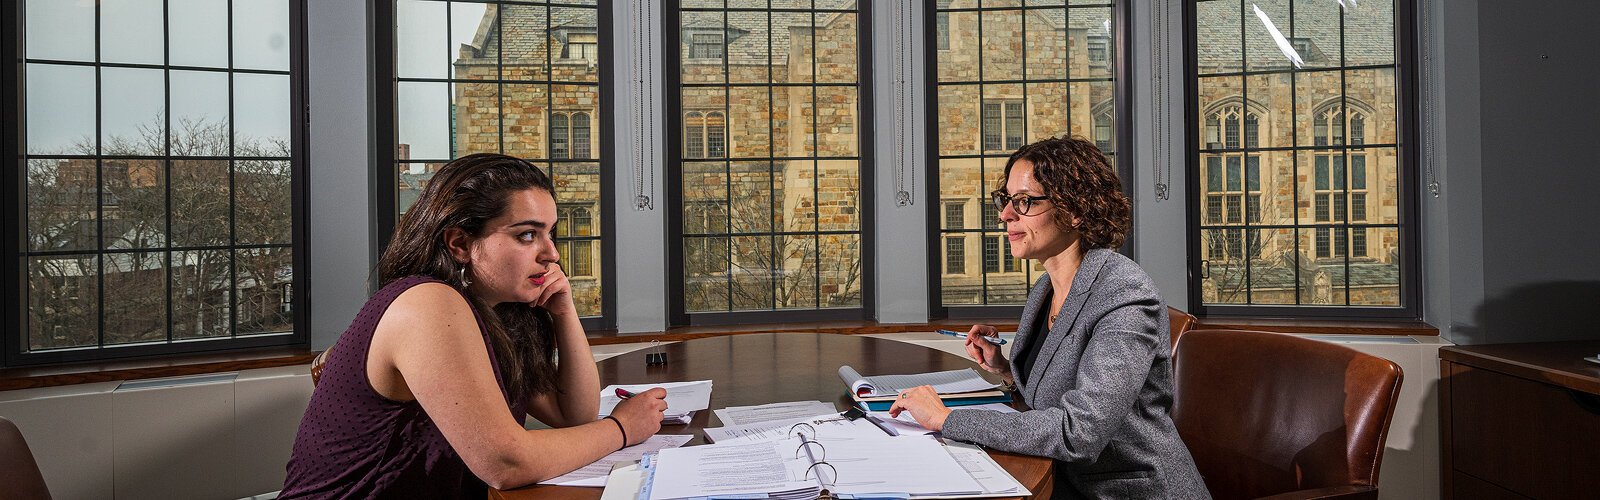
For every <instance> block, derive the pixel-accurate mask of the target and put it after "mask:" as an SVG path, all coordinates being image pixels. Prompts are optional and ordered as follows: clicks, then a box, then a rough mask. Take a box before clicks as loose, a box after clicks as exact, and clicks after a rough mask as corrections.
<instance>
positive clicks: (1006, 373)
mask: <svg viewBox="0 0 1600 500" xmlns="http://www.w3.org/2000/svg"><path fill="white" fill-rule="evenodd" d="M965 337H966V339H967V342H966V344H965V347H966V348H967V357H968V358H971V359H972V360H973V361H976V362H977V363H978V366H980V367H983V370H984V371H987V372H989V373H993V374H997V375H1000V376H1002V377H1005V378H1006V380H1008V381H1009V380H1011V363H1009V362H1007V361H1006V357H1005V355H1004V354H1001V352H1000V344H1004V343H1005V340H1004V339H1001V338H1000V333H999V332H998V331H995V329H994V327H992V326H989V325H972V330H970V331H968V332H967V333H966V334H965ZM978 339H983V340H986V341H987V342H984V341H980V340H978Z"/></svg>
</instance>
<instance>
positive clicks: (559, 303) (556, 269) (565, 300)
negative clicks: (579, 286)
mask: <svg viewBox="0 0 1600 500" xmlns="http://www.w3.org/2000/svg"><path fill="white" fill-rule="evenodd" d="M528 305H529V306H533V307H540V306H543V307H544V309H545V310H546V311H550V315H551V316H554V317H557V318H559V317H563V316H566V315H571V314H577V313H578V307H577V306H575V305H573V303H572V282H571V281H568V280H567V273H566V272H565V271H562V270H561V265H560V264H556V263H553V262H552V263H551V264H550V270H549V271H546V272H545V273H544V288H543V289H541V290H539V297H537V298H535V299H533V302H529V303H528Z"/></svg>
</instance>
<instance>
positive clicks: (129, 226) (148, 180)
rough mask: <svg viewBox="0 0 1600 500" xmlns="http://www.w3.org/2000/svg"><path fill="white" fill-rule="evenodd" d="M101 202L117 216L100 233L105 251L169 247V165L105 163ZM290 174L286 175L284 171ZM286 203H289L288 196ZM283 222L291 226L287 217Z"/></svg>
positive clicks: (132, 162) (155, 162) (137, 162)
mask: <svg viewBox="0 0 1600 500" xmlns="http://www.w3.org/2000/svg"><path fill="white" fill-rule="evenodd" d="M100 175H101V183H102V185H103V186H105V189H103V190H101V200H102V201H101V203H103V204H104V205H105V206H106V207H108V208H111V209H112V211H113V212H114V214H115V215H116V217H114V218H112V219H110V220H108V221H107V222H108V224H107V227H106V228H105V230H104V231H103V232H102V233H101V238H102V245H103V248H112V249H136V248H148V249H159V248H161V247H162V246H164V245H165V244H166V234H167V223H166V214H167V206H166V205H167V196H166V185H167V182H166V163H165V162H163V161H160V160H104V162H103V163H102V166H101V174H100ZM285 175H287V172H285ZM285 195H286V196H285V197H284V198H283V200H282V201H283V203H284V204H285V205H287V204H288V202H289V198H288V197H287V193H285ZM284 223H285V224H287V223H288V218H287V215H285V219H284ZM163 331H165V330H163Z"/></svg>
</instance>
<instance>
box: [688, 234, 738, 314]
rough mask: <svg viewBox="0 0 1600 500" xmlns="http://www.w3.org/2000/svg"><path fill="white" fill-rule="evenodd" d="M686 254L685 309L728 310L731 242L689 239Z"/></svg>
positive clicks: (723, 239) (692, 310)
mask: <svg viewBox="0 0 1600 500" xmlns="http://www.w3.org/2000/svg"><path fill="white" fill-rule="evenodd" d="M683 243H684V245H683V248H684V252H683V259H684V264H683V268H684V274H685V276H684V283H683V285H684V286H683V288H684V308H685V309H687V310H688V311H690V312H694V311H712V310H727V309H728V308H729V304H728V298H729V293H728V292H729V287H730V285H731V283H732V281H731V280H730V279H729V273H728V252H729V246H728V239H727V238H696V237H686V238H684V241H683Z"/></svg>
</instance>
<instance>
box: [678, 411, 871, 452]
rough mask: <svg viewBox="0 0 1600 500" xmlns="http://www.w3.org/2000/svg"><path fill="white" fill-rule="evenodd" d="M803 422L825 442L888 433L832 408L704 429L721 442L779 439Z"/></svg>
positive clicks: (788, 436) (784, 437)
mask: <svg viewBox="0 0 1600 500" xmlns="http://www.w3.org/2000/svg"><path fill="white" fill-rule="evenodd" d="M801 422H804V423H806V424H807V425H809V426H810V427H811V429H812V430H814V432H815V433H816V439H817V441H821V442H824V443H828V442H833V441H847V440H852V439H879V438H884V437H888V436H889V433H888V432H887V431H885V430H883V429H882V428H879V427H878V426H876V425H873V423H872V422H870V421H868V420H867V419H864V418H858V419H855V420H849V419H846V418H844V417H840V416H839V414H838V413H831V412H830V413H826V414H823V415H813V416H811V417H806V418H798V419H790V420H778V421H773V422H762V423H758V424H751V425H730V426H727V427H714V428H710V429H706V430H705V431H706V440H707V441H711V442H713V443H718V444H721V443H752V442H758V441H778V440H783V439H788V438H790V437H792V436H791V434H790V429H791V428H794V427H795V425H796V424H799V423H801ZM800 429H801V430H805V426H801V428H800Z"/></svg>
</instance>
